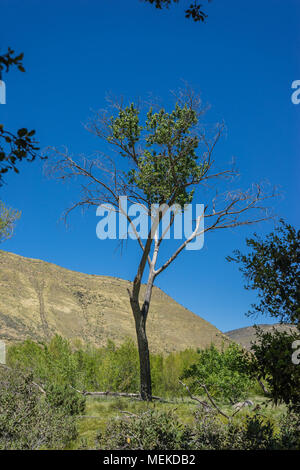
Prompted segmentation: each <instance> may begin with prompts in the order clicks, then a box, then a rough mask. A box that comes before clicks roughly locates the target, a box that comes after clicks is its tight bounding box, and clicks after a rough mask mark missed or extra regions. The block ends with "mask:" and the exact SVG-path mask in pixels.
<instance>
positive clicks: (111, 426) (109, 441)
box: [97, 410, 191, 450]
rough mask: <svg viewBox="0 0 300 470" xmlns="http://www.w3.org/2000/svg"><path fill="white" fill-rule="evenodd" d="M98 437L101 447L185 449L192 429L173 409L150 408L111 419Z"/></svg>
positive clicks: (116, 448)
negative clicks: (179, 419)
mask: <svg viewBox="0 0 300 470" xmlns="http://www.w3.org/2000/svg"><path fill="white" fill-rule="evenodd" d="M97 440H98V447H100V448H101V449H113V450H118V449H121V450H138V449H146V450H180V449H181V450H184V449H188V448H189V447H188V446H189V442H190V441H191V430H190V428H189V427H188V426H184V425H183V424H181V423H180V422H179V421H178V419H177V417H176V415H174V413H172V412H166V411H156V410H149V411H146V412H145V413H142V414H141V415H129V416H123V417H121V418H114V419H112V420H111V421H110V422H109V423H108V425H107V428H106V431H105V432H104V433H103V434H99V435H98V439H97Z"/></svg>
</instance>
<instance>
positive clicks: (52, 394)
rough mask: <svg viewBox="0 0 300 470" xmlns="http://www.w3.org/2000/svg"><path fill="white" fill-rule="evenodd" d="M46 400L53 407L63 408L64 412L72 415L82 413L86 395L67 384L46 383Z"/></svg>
mask: <svg viewBox="0 0 300 470" xmlns="http://www.w3.org/2000/svg"><path fill="white" fill-rule="evenodd" d="M46 402H47V403H49V405H50V406H52V407H53V408H59V409H64V410H65V412H66V414H68V415H70V416H73V415H80V414H83V413H84V411H85V405H86V397H85V396H83V395H81V394H80V393H78V392H76V391H75V390H73V389H72V388H70V386H69V385H58V384H48V385H47V386H46Z"/></svg>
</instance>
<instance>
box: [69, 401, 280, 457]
mask: <svg viewBox="0 0 300 470" xmlns="http://www.w3.org/2000/svg"><path fill="white" fill-rule="evenodd" d="M202 398H203V399H204V397H202ZM250 399H251V400H252V401H253V403H254V404H255V405H259V406H260V409H259V413H260V414H261V415H263V416H265V417H266V418H269V419H271V421H273V422H274V423H275V424H276V422H278V420H279V419H280V417H281V415H282V414H283V413H284V411H285V407H284V406H283V405H282V406H277V407H275V406H271V405H268V404H266V403H265V399H264V398H263V397H261V396H253V397H250ZM197 406H198V405H197V402H196V401H193V400H190V399H189V398H184V399H175V400H170V401H166V402H152V403H145V402H141V401H139V400H136V399H129V398H111V397H100V398H99V397H97V398H93V397H88V398H87V406H86V413H85V415H84V416H81V417H79V418H78V431H79V437H78V439H77V440H76V441H75V442H74V443H73V444H72V446H71V448H72V449H77V448H78V447H80V446H82V445H83V444H84V445H85V446H86V447H88V448H93V447H94V444H95V438H96V436H97V434H98V433H99V431H100V432H103V431H104V430H105V428H106V424H107V422H108V421H109V420H110V419H111V418H115V417H118V416H121V415H123V412H126V411H127V412H129V413H135V414H139V413H142V412H144V411H147V410H149V409H153V408H156V409H160V410H166V411H174V412H175V413H176V414H177V416H178V417H179V419H180V421H181V422H182V423H184V424H192V423H193V420H194V413H195V411H196V409H197ZM220 408H221V409H222V411H224V412H225V413H226V414H228V415H231V414H232V413H233V409H232V407H231V406H230V405H221V407H220ZM249 410H251V408H244V409H243V410H241V411H240V412H239V413H238V414H237V415H236V417H235V419H242V417H243V416H245V415H246V414H247V413H248V412H249ZM224 419H225V418H224Z"/></svg>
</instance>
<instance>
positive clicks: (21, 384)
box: [0, 368, 77, 450]
mask: <svg viewBox="0 0 300 470" xmlns="http://www.w3.org/2000/svg"><path fill="white" fill-rule="evenodd" d="M76 436H77V430H76V423H75V421H74V419H73V418H72V417H70V416H68V415H67V414H66V412H65V410H64V409H63V408H61V407H60V408H56V409H55V408H53V407H52V406H50V405H49V403H47V401H46V400H45V399H44V396H43V394H41V391H40V389H39V388H38V386H37V385H36V384H35V383H33V377H32V375H25V376H24V375H22V374H20V373H19V372H18V371H17V372H16V371H9V370H4V369H3V368H1V371H0V449H25V450H29V449H31V450H36V449H45V448H50V449H51V448H55V449H64V448H65V447H66V446H67V445H68V444H69V442H70V441H71V440H72V439H75V438H76Z"/></svg>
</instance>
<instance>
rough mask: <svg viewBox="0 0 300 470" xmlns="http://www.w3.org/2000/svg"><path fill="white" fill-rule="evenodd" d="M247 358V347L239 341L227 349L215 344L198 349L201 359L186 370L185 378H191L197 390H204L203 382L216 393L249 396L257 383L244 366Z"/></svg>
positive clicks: (223, 397) (233, 399) (224, 397)
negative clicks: (240, 345) (243, 347)
mask: <svg viewBox="0 0 300 470" xmlns="http://www.w3.org/2000/svg"><path fill="white" fill-rule="evenodd" d="M246 360H247V359H246V356H245V353H244V351H243V350H242V349H241V348H240V347H239V346H237V345H236V344H230V345H229V347H228V348H227V349H225V350H223V351H219V350H218V349H217V348H216V347H215V346H213V345H212V346H211V347H210V348H207V349H205V350H202V351H201V350H199V351H198V358H197V361H196V362H195V363H194V364H192V365H191V366H190V367H188V368H187V369H186V370H185V371H184V373H183V374H182V379H188V380H189V384H190V386H191V390H192V391H193V392H195V393H203V388H202V385H205V386H206V387H207V389H208V391H209V393H210V394H211V395H212V396H213V397H215V398H218V399H221V400H225V401H227V402H231V403H232V402H236V401H238V400H240V399H243V398H246V396H247V394H248V393H249V390H250V388H251V386H253V384H254V381H253V380H252V379H251V377H250V375H249V373H248V371H247V369H245V368H244V367H243V365H244V364H245V361H246Z"/></svg>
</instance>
